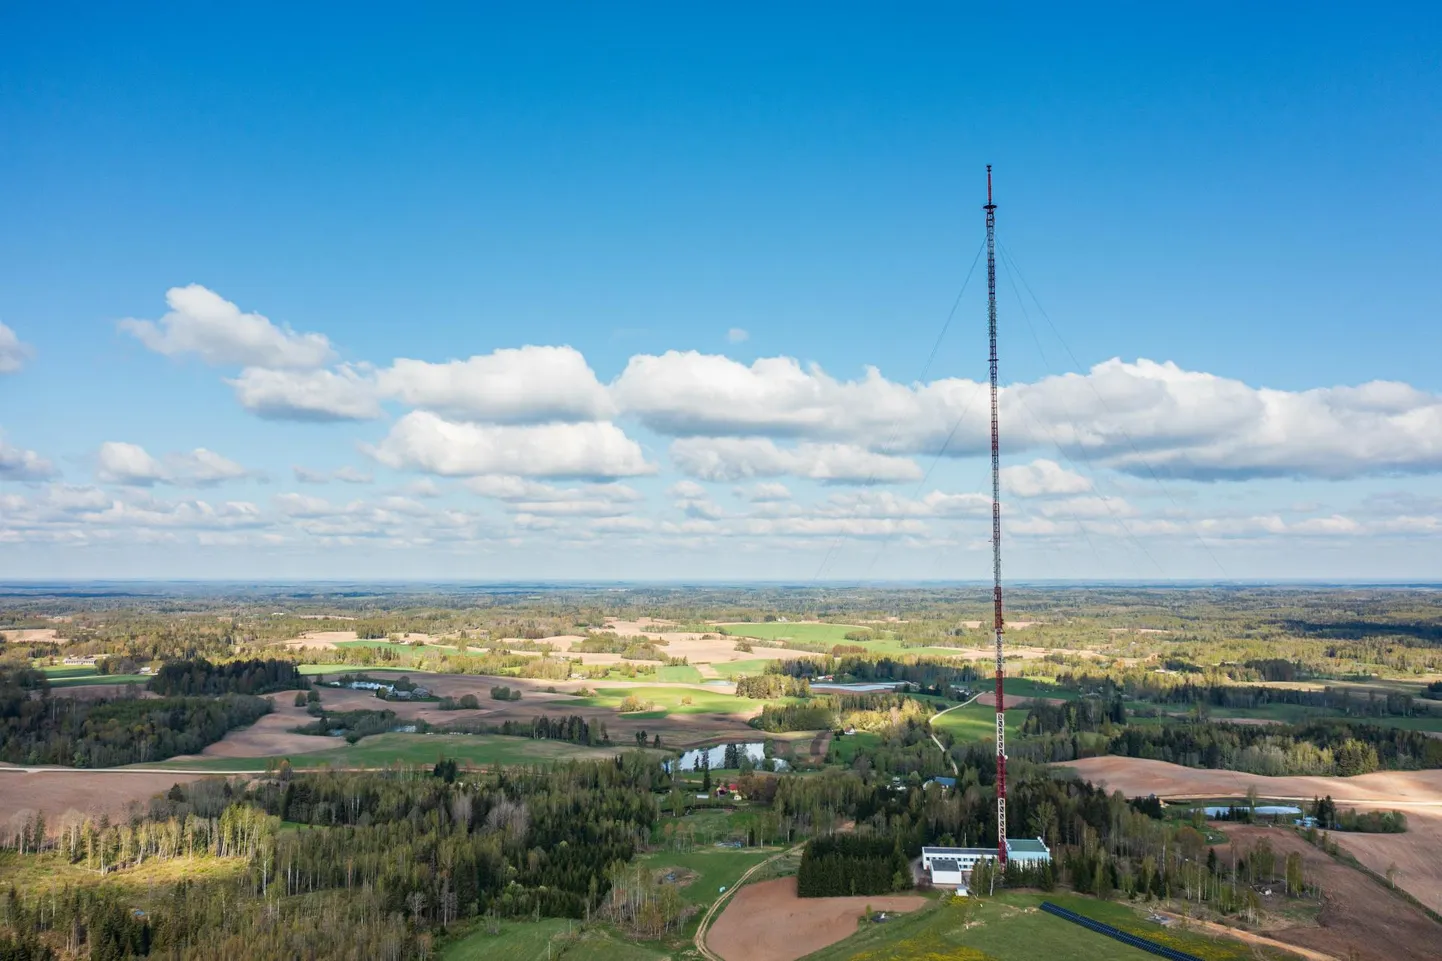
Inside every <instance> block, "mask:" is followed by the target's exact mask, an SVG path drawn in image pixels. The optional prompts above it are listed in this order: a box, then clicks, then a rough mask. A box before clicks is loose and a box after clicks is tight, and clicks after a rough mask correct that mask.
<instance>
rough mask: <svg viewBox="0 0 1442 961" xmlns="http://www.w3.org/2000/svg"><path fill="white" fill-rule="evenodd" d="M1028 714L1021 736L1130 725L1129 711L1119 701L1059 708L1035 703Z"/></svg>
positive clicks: (1067, 704)
mask: <svg viewBox="0 0 1442 961" xmlns="http://www.w3.org/2000/svg"><path fill="white" fill-rule="evenodd" d="M1028 712H1029V713H1028V714H1027V716H1026V720H1025V721H1024V722H1022V726H1021V733H1022V734H1024V735H1027V736H1029V737H1030V736H1036V735H1044V734H1059V733H1061V732H1063V731H1069V732H1072V733H1077V732H1081V731H1100V730H1102V729H1104V728H1106V727H1107V726H1108V725H1124V724H1126V722H1127V709H1126V707H1125V705H1124V704H1123V703H1122V699H1121V698H1120V697H1113V698H1111V699H1110V700H1106V701H1101V700H1097V699H1096V698H1080V699H1078V700H1075V701H1063V702H1062V703H1060V704H1052V703H1050V702H1048V701H1045V700H1036V701H1033V702H1032V703H1031V704H1029V705H1028Z"/></svg>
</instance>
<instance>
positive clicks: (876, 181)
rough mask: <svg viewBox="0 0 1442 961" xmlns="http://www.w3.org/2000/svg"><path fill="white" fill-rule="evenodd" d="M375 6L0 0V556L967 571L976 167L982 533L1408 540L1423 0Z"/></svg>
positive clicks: (1343, 554)
mask: <svg viewBox="0 0 1442 961" xmlns="http://www.w3.org/2000/svg"><path fill="white" fill-rule="evenodd" d="M405 17H406V19H404V20H400V19H397V14H396V11H395V10H394V8H389V9H382V8H373V9H372V8H366V7H364V6H356V5H347V6H345V7H343V8H342V7H340V6H333V7H330V8H328V9H323V8H320V7H316V8H312V9H311V10H307V11H299V12H298V11H296V10H295V9H293V8H292V7H291V6H281V5H271V6H262V5H250V6H247V7H246V8H245V9H244V10H238V11H226V12H224V13H214V12H198V11H196V10H194V9H193V8H190V7H187V6H174V7H169V8H167V7H162V6H160V5H146V7H145V9H144V10H141V11H135V10H133V9H127V10H125V11H123V12H122V11H120V10H118V9H116V10H111V11H108V12H107V11H104V10H96V9H92V8H91V6H90V5H77V6H72V7H66V6H65V5H62V4H56V5H45V6H44V7H32V8H30V9H18V8H15V9H7V10H6V11H4V12H0V131H3V134H0V323H3V324H4V325H5V327H4V328H3V329H0V431H3V434H0V445H3V446H0V576H5V577H21V576H75V577H88V576H216V577H258V576H276V577H322V578H324V577H356V576H385V577H435V576H455V577H474V578H510V577H587V578H595V577H637V578H655V577H687V578H710V577H716V578H720V577H726V578H736V577H755V578H778V579H786V580H797V581H806V580H812V579H829V578H849V577H858V576H865V577H877V578H881V577H895V578H918V577H927V578H958V579H971V578H984V577H985V576H987V574H988V573H989V567H988V564H987V557H986V548H987V542H986V538H987V536H988V534H987V527H986V522H985V521H986V518H985V517H984V507H985V503H984V500H985V498H984V496H982V495H984V494H985V491H986V483H987V475H986V462H985V458H984V457H980V456H976V452H977V450H978V448H977V445H976V443H975V440H976V438H977V437H979V436H980V434H979V433H977V432H978V431H980V430H984V427H985V424H984V421H983V420H982V419H981V418H982V417H983V416H984V413H985V404H984V403H974V401H975V398H976V385H975V383H974V382H975V381H977V380H980V379H981V378H982V377H984V375H985V328H984V321H985V313H984V308H985V304H984V293H985V288H984V284H983V283H982V280H983V277H982V275H981V269H980V267H978V271H977V274H976V276H974V277H973V278H972V282H971V283H970V285H969V286H968V287H967V288H966V291H965V293H964V295H963V296H962V298H961V301H960V305H959V308H958V310H957V313H956V316H955V319H954V320H953V321H952V323H951V325H950V326H949V327H948V328H947V330H946V335H945V337H944V338H943V339H942V340H941V344H940V347H939V349H938V350H937V352H936V355H935V358H934V359H933V360H932V361H931V363H930V366H929V367H928V366H927V361H928V357H929V356H930V353H931V350H932V346H933V344H934V343H935V342H936V340H937V337H938V334H939V333H940V332H941V330H942V327H943V324H944V323H945V321H946V318H947V315H948V311H949V309H950V307H951V304H952V302H953V300H955V298H956V297H957V293H958V290H959V289H960V288H961V286H962V282H963V280H964V279H965V277H966V275H967V271H968V268H969V267H970V266H971V264H972V262H973V259H974V257H975V255H976V253H977V250H978V248H979V245H980V243H981V240H982V219H981V212H980V209H979V206H980V204H981V202H982V200H983V196H984V168H985V164H987V163H992V164H994V165H996V175H997V191H998V194H997V201H998V203H999V204H1000V209H999V211H998V223H999V227H998V236H999V239H1000V241H1001V244H1002V245H1003V247H1004V250H1005V253H1006V255H1007V256H1006V257H1004V258H1003V264H1002V269H1001V271H1000V276H999V293H1000V310H1001V319H1002V325H1003V333H1002V351H1003V359H1002V364H1003V381H1004V383H1006V384H1007V385H1008V390H1007V391H1006V392H1005V393H1004V396H1003V432H1004V437H1005V440H1006V442H1007V446H1008V452H1007V457H1006V464H1007V466H1008V467H1009V468H1012V470H1011V472H1010V473H1009V474H1008V479H1007V492H1006V495H1005V505H1004V506H1005V511H1006V517H1007V525H1008V527H1007V529H1008V532H1009V534H1010V536H1009V537H1008V539H1007V543H1006V550H1007V565H1008V570H1009V571H1011V572H1014V573H1015V574H1016V575H1017V576H1019V577H1071V578H1089V577H1102V576H1105V577H1138V578H1147V579H1155V578H1162V577H1178V578H1183V577H1200V578H1216V577H1247V578H1288V577H1324V578H1333V577H1335V578H1369V577H1381V578H1437V577H1442V549H1439V548H1438V547H1437V546H1436V545H1437V543H1438V536H1437V535H1438V534H1442V483H1439V477H1438V474H1439V471H1442V397H1439V393H1442V380H1439V376H1438V373H1437V363H1436V358H1437V357H1439V356H1442V334H1439V330H1438V328H1439V325H1438V322H1437V321H1438V319H1439V306H1442V286H1439V282H1438V279H1437V273H1436V264H1437V263H1439V262H1442V234H1439V231H1438V230H1437V227H1436V225H1437V223H1438V222H1439V214H1442V180H1439V178H1438V177H1437V175H1436V170H1437V169H1439V167H1442V163H1439V161H1442V149H1439V148H1442V65H1439V63H1438V61H1437V59H1436V57H1435V51H1436V49H1437V47H1438V43H1439V41H1442V25H1439V14H1438V12H1437V11H1436V9H1435V8H1434V7H1432V6H1430V5H1426V6H1424V5H1416V6H1413V7H1410V8H1408V7H1407V6H1406V5H1403V6H1399V7H1394V8H1390V9H1385V10H1384V9H1378V10H1369V11H1368V15H1367V18H1366V19H1365V20H1358V18H1357V17H1356V13H1355V10H1352V9H1348V8H1343V7H1329V6H1328V5H1321V6H1318V5H1308V6H1306V7H1301V6H1297V7H1288V6H1284V5H1275V6H1271V5H1269V7H1268V9H1267V10H1265V11H1262V12H1258V11H1257V10H1256V9H1255V8H1254V7H1251V6H1247V5H1235V6H1227V5H1220V6H1219V5H1215V4H1212V5H1206V6H1200V5H1199V6H1196V7H1194V8H1190V9H1171V10H1169V11H1167V12H1166V13H1165V14H1158V13H1157V12H1156V11H1155V10H1154V9H1153V7H1151V6H1150V5H1137V6H1132V7H1118V8H1115V9H1114V10H1113V11H1111V12H1110V13H1103V14H1098V13H1096V12H1095V11H1088V12H1086V13H1080V12H1077V11H1075V10H1074V9H1073V8H1072V7H1071V6H1070V5H1056V6H1053V7H1047V6H1046V5H1040V6H1038V5H1032V6H1029V7H1028V8H1027V9H1026V10H1025V11H1024V12H1018V13H1016V14H1011V13H1008V12H1006V11H1001V12H987V11H985V10H984V9H982V8H974V9H969V10H964V9H961V8H959V7H957V6H956V5H933V6H926V5H913V6H910V7H908V9H907V10H905V11H904V12H898V11H879V10H878V9H877V8H875V7H874V6H863V5H846V4H842V5H837V4H827V5H804V4H797V5H787V6H786V9H785V10H784V11H780V12H778V11H777V10H775V9H770V8H767V7H764V6H760V5H756V6H749V7H747V6H740V7H738V6H728V7H726V8H724V10H723V9H722V8H719V7H718V8H716V9H715V10H713V11H699V10H690V11H678V10H676V9H674V8H671V7H666V6H662V5H654V6H645V5H628V6H627V7H625V8H624V10H619V11H618V10H616V9H607V10H604V11H602V10H600V9H599V8H598V7H596V6H594V5H574V6H565V5H561V6H557V5H546V6H543V5H531V6H530V7H529V8H528V9H527V10H526V11H524V12H519V13H518V12H509V13H507V12H501V11H496V10H476V9H469V8H467V9H462V8H460V7H456V8H453V9H444V8H440V7H434V6H426V7H425V9H415V10H407V11H405ZM1028 287H1029V288H1030V291H1031V292H1033V293H1034V295H1035V296H1034V297H1032V296H1030V295H1029V294H1028ZM172 291H175V292H177V293H170V292H172ZM168 296H169V297H170V299H171V301H173V303H168V302H167V297H168ZM177 304H178V305H179V306H178V307H177V306H176V305H177ZM226 304H231V305H234V308H233V309H232V308H227V307H226V306H225V305H226ZM1043 311H1044V313H1043ZM251 315H255V316H251ZM259 318H265V319H264V320H261V319H259ZM126 321H136V323H125V322H126ZM733 332H734V333H733ZM307 335H312V336H307ZM526 348H529V349H526ZM559 348H568V349H567V350H562V349H559ZM497 351H500V353H497ZM468 358H477V359H476V360H473V361H470V362H468V363H466V364H465V365H464V366H454V367H452V366H447V364H448V363H449V362H452V361H456V362H466V361H467V359H468ZM1114 359H1115V361H1116V362H1115V363H1112V361H1113V360H1114ZM397 361H410V362H411V363H397ZM1097 365H1101V366H1097ZM868 368H875V369H876V371H877V372H878V373H876V374H874V375H868V373H867V371H868ZM1068 374H1070V375H1072V376H1071V377H1070V378H1069V379H1068V378H1067V377H1066V375H1068ZM868 377H870V378H871V379H869V380H868V379H867V378H868ZM1378 382H1380V383H1378ZM1365 385H1372V386H1365ZM952 427H956V431H955V433H954V434H951V436H952V439H953V443H952V444H951V445H949V446H948V448H947V450H946V451H945V452H944V453H942V454H940V455H939V454H938V450H939V449H940V448H941V446H942V443H941V442H942V440H943V439H944V438H946V437H947V436H948V434H950V433H951V428H952ZM197 451H202V452H204V453H197ZM1038 462H1040V463H1038ZM1053 465H1054V466H1053ZM297 468H299V469H300V470H299V471H297ZM337 472H340V473H339V475H338V474H337ZM758 485H764V487H759V486H758Z"/></svg>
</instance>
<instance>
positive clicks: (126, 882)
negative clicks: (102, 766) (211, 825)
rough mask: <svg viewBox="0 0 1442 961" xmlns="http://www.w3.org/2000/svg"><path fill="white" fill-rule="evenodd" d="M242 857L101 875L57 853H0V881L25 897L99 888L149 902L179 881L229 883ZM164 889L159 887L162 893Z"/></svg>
mask: <svg viewBox="0 0 1442 961" xmlns="http://www.w3.org/2000/svg"><path fill="white" fill-rule="evenodd" d="M245 869H246V861H245V859H244V858H173V859H170V860H163V861H162V860H150V861H146V862H145V863H144V864H142V865H140V866H138V867H133V868H127V869H126V870H123V871H112V872H111V873H109V874H106V875H104V876H102V875H101V874H100V872H99V871H92V870H89V869H87V868H86V867H85V866H84V865H83V864H71V863H70V862H68V861H66V860H64V859H63V858H61V857H60V856H59V855H58V854H54V853H46V854H42V855H40V856H36V855H33V854H31V855H24V856H21V855H19V854H17V853H15V852H14V851H0V878H4V879H5V884H6V885H7V886H8V885H11V884H13V885H14V886H15V887H16V889H17V890H20V891H22V892H24V893H25V894H27V895H34V894H37V893H40V892H43V891H50V890H60V889H63V888H67V887H69V888H81V887H100V886H104V887H105V888H107V889H109V890H121V891H124V892H126V893H127V895H128V896H130V897H133V898H136V899H139V900H141V902H142V903H143V902H144V901H148V899H149V896H150V895H151V894H152V893H153V892H154V889H155V888H156V886H157V885H168V884H173V883H174V882H176V881H180V880H190V881H194V882H201V881H209V880H228V879H231V878H234V877H236V876H238V875H241V874H243V873H244V872H245ZM164 890H165V888H164V887H162V888H161V891H164Z"/></svg>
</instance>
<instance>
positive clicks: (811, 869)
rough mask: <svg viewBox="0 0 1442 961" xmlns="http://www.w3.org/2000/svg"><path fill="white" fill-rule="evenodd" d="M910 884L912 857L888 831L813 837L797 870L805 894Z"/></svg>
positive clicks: (800, 890)
mask: <svg viewBox="0 0 1442 961" xmlns="http://www.w3.org/2000/svg"><path fill="white" fill-rule="evenodd" d="M909 887H911V865H910V863H909V859H908V858H907V856H906V854H905V852H904V851H902V849H901V846H900V843H899V842H898V841H896V840H893V839H891V838H888V837H886V836H885V835H876V834H871V835H854V834H836V835H831V836H827V837H819V838H813V839H812V840H810V841H808V842H807V843H806V849H805V851H804V852H803V853H802V855H801V865H800V867H799V868H798V870H797V872H796V894H797V896H798V897H803V898H830V897H846V896H848V895H857V894H890V893H892V892H894V891H904V890H906V889H907V888H909Z"/></svg>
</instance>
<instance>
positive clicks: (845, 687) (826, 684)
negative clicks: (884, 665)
mask: <svg viewBox="0 0 1442 961" xmlns="http://www.w3.org/2000/svg"><path fill="white" fill-rule="evenodd" d="M900 683H901V682H900V681H890V682H888V683H885V684H879V683H874V682H873V683H869V684H859V683H858V684H833V683H831V682H830V681H822V682H821V683H819V684H813V685H811V689H812V690H813V691H856V692H858V693H861V694H867V693H870V692H872V691H894V690H896V685H898V684H900Z"/></svg>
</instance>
